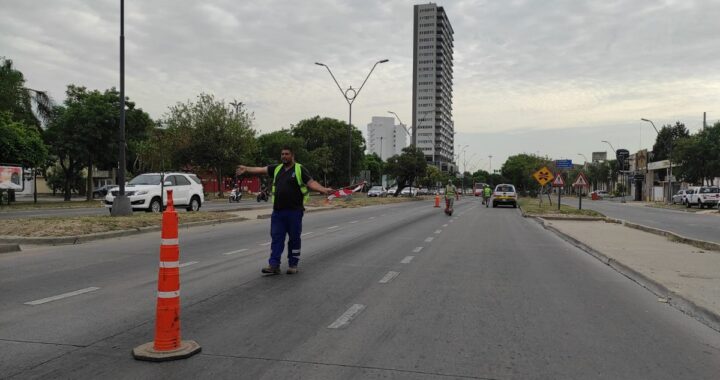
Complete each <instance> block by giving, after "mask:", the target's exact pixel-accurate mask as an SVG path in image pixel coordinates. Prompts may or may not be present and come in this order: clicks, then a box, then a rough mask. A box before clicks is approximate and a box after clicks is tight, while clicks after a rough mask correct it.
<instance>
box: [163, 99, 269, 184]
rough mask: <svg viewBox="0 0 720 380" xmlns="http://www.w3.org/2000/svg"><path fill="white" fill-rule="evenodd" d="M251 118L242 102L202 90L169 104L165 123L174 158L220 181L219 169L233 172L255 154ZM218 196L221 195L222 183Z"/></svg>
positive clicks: (252, 117)
mask: <svg viewBox="0 0 720 380" xmlns="http://www.w3.org/2000/svg"><path fill="white" fill-rule="evenodd" d="M253 119H254V116H253V114H252V113H248V112H247V109H246V108H245V105H244V104H242V103H234V104H232V105H230V104H227V103H225V101H224V100H216V99H215V97H214V96H212V95H209V94H205V93H202V94H200V95H198V97H197V100H196V101H195V102H191V101H187V102H186V103H178V104H177V105H175V106H173V107H170V111H169V112H168V115H167V117H166V120H165V124H166V125H167V126H168V129H169V130H170V131H172V132H171V133H173V135H174V141H173V144H174V145H175V148H176V149H177V150H176V157H175V161H176V162H183V163H184V164H188V165H191V166H198V167H201V168H204V169H208V170H211V171H213V172H214V173H215V175H216V176H217V180H218V184H222V173H223V172H225V173H232V172H234V168H235V166H236V165H238V164H239V163H240V162H243V161H250V160H252V157H253V155H254V154H255V149H256V141H255V133H256V132H255V130H254V129H253V128H252V124H253ZM218 195H219V196H220V197H222V196H223V189H222V186H220V189H219V194H218Z"/></svg>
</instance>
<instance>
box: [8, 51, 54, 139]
mask: <svg viewBox="0 0 720 380" xmlns="http://www.w3.org/2000/svg"><path fill="white" fill-rule="evenodd" d="M53 106H54V104H53V100H52V98H51V97H50V96H49V95H48V94H47V92H45V91H41V90H36V89H32V88H28V87H25V78H24V76H23V74H22V72H20V71H19V70H17V69H15V68H14V67H13V62H12V60H9V59H6V58H4V57H0V111H7V112H10V114H11V115H12V118H13V120H16V121H21V122H24V123H25V124H26V125H28V126H34V127H35V128H37V129H38V131H39V132H42V126H43V125H45V124H47V123H48V122H49V120H50V118H51V115H52V109H53Z"/></svg>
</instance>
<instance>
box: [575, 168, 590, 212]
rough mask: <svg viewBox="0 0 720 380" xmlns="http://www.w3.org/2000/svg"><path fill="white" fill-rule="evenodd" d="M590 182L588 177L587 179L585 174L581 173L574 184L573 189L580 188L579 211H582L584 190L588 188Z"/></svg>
mask: <svg viewBox="0 0 720 380" xmlns="http://www.w3.org/2000/svg"><path fill="white" fill-rule="evenodd" d="M588 183H589V182H588V180H587V177H585V174H584V173H583V172H580V173H579V174H578V177H577V179H576V180H575V182H573V187H575V188H579V189H578V210H582V196H583V188H585V187H587V186H588Z"/></svg>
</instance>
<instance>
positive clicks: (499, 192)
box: [492, 183, 517, 208]
mask: <svg viewBox="0 0 720 380" xmlns="http://www.w3.org/2000/svg"><path fill="white" fill-rule="evenodd" d="M502 204H505V205H507V204H509V205H512V206H513V208H517V192H516V191H515V186H513V185H510V184H507V183H501V184H499V185H497V186H495V191H494V192H493V195H492V206H493V208H495V207H497V206H498V205H502Z"/></svg>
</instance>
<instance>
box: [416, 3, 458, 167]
mask: <svg viewBox="0 0 720 380" xmlns="http://www.w3.org/2000/svg"><path fill="white" fill-rule="evenodd" d="M413 32H414V33H413V103H412V113H413V125H415V126H416V127H417V128H413V139H412V140H413V142H415V146H417V147H418V148H419V149H421V150H422V151H423V152H424V153H425V158H426V159H427V161H428V163H432V164H433V165H435V166H437V167H438V168H439V169H441V170H442V171H455V163H454V154H455V151H454V150H455V149H454V146H455V126H454V124H453V119H452V80H453V29H452V26H451V25H450V21H449V20H448V18H447V15H446V14H445V10H444V9H443V7H438V6H437V5H436V4H434V3H429V4H419V5H415V9H414V27H413Z"/></svg>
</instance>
